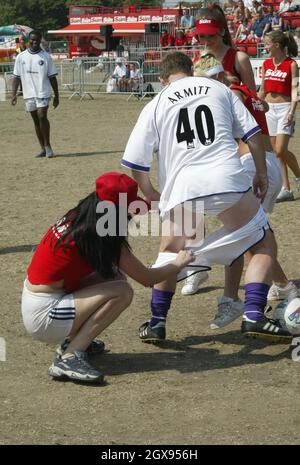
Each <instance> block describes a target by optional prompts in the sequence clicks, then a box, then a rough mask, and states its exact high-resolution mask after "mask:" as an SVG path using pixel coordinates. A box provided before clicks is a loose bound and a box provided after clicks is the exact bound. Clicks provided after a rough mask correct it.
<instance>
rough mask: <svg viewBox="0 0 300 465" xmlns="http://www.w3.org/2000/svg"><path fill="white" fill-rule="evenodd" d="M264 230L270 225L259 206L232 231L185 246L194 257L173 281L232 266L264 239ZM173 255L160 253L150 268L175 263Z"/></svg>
mask: <svg viewBox="0 0 300 465" xmlns="http://www.w3.org/2000/svg"><path fill="white" fill-rule="evenodd" d="M267 229H270V225H269V223H268V219H267V216H266V214H265V212H264V211H263V209H262V207H260V208H259V210H258V212H257V213H256V215H255V216H254V217H253V218H252V219H251V221H249V223H247V224H246V225H245V226H242V227H241V228H239V229H237V230H236V231H232V232H229V231H228V230H227V229H226V228H225V227H222V228H220V229H218V230H217V231H214V232H213V233H211V234H209V235H208V236H207V237H206V238H205V239H204V240H203V241H202V243H201V245H199V246H197V245H195V247H187V249H190V250H192V251H193V253H194V255H195V257H196V258H195V261H194V262H191V263H190V264H189V265H187V266H186V267H185V268H183V269H182V270H181V271H180V273H178V275H177V281H182V280H183V279H186V278H187V276H191V275H192V274H194V273H198V272H199V271H204V270H209V269H211V267H212V265H214V264H221V265H227V266H230V265H232V263H233V262H234V261H235V260H236V259H237V258H239V257H240V256H242V255H244V253H245V252H247V250H249V249H251V247H253V246H254V245H256V244H257V243H259V242H260V241H261V240H262V239H263V238H264V237H265V234H266V230H267ZM176 256H177V254H176V253H172V252H160V253H159V254H158V257H157V260H156V262H155V264H154V265H153V268H157V267H159V266H163V265H167V264H168V263H170V262H171V261H173V260H175V258H176Z"/></svg>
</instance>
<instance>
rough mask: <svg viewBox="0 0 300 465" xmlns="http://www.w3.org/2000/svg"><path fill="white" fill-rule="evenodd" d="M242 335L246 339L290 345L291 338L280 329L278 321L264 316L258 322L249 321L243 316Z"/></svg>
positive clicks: (286, 332)
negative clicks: (251, 338)
mask: <svg viewBox="0 0 300 465" xmlns="http://www.w3.org/2000/svg"><path fill="white" fill-rule="evenodd" d="M241 329H242V334H243V335H244V336H246V337H254V338H258V339H264V340H266V341H269V342H283V343H284V342H286V343H288V344H289V343H290V342H291V341H292V339H293V336H292V335H291V334H290V333H289V332H288V331H286V330H285V329H283V328H281V326H280V323H279V321H278V320H272V319H271V318H267V317H266V316H264V318H263V319H261V320H258V321H253V320H249V319H248V318H247V317H245V316H244V318H243V321H242V328H241Z"/></svg>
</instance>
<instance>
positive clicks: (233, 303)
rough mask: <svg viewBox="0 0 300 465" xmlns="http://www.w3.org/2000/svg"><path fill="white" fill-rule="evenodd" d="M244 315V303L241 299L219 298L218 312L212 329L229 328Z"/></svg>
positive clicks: (211, 325) (211, 326)
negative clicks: (228, 326)
mask: <svg viewBox="0 0 300 465" xmlns="http://www.w3.org/2000/svg"><path fill="white" fill-rule="evenodd" d="M243 313H244V302H243V301H242V300H240V299H238V300H233V299H231V298H230V297H225V296H224V295H222V296H221V297H218V311H217V313H216V315H215V318H214V320H213V322H212V323H211V324H210V329H219V328H223V326H227V325H229V324H230V323H232V322H233V321H234V320H236V319H237V318H238V317H239V316H242V315H243Z"/></svg>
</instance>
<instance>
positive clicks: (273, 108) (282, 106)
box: [266, 102, 296, 136]
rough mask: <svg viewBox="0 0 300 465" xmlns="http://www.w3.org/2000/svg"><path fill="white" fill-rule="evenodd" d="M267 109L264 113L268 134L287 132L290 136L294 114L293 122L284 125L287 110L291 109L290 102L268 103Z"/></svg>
mask: <svg viewBox="0 0 300 465" xmlns="http://www.w3.org/2000/svg"><path fill="white" fill-rule="evenodd" d="M268 105H269V111H268V112H267V113H266V119H267V123H268V130H269V134H270V136H277V134H287V135H288V136H292V135H293V133H294V131H295V123H296V116H295V114H294V117H293V122H292V124H291V125H290V126H287V127H286V126H285V124H286V122H287V116H288V112H289V111H290V109H291V102H283V103H269V102H268Z"/></svg>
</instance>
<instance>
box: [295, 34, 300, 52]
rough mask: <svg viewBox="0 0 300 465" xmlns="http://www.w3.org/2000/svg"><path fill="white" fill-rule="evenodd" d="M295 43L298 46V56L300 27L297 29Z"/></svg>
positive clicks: (299, 50)
mask: <svg viewBox="0 0 300 465" xmlns="http://www.w3.org/2000/svg"><path fill="white" fill-rule="evenodd" d="M294 39H295V42H296V44H297V46H298V56H299V55H300V27H296V29H295V34H294Z"/></svg>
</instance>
